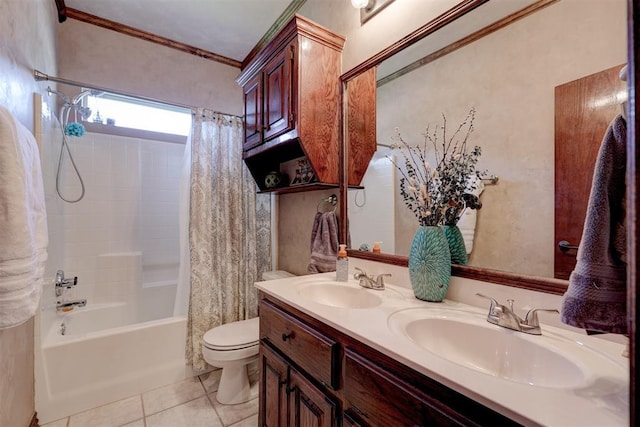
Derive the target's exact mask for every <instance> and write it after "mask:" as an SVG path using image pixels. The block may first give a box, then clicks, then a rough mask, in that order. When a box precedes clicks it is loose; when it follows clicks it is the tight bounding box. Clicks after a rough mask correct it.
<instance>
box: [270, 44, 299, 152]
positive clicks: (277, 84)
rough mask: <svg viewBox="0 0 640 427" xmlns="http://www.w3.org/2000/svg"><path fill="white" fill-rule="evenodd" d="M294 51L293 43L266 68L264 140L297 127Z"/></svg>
mask: <svg viewBox="0 0 640 427" xmlns="http://www.w3.org/2000/svg"><path fill="white" fill-rule="evenodd" d="M294 51H295V45H294V44H293V43H292V44H290V45H289V46H287V47H286V48H285V49H283V50H282V51H281V52H279V53H278V54H277V55H276V56H274V57H273V58H272V59H271V60H270V61H269V62H268V63H267V65H266V66H265V68H264V71H263V79H264V103H263V105H264V122H265V123H264V136H263V140H264V141H268V140H270V139H272V138H275V137H277V136H279V135H282V134H283V133H285V132H288V131H290V130H291V129H293V128H294V127H295V123H294V117H293V109H292V102H291V101H292V92H293V73H292V68H293V61H294V56H295V53H294Z"/></svg>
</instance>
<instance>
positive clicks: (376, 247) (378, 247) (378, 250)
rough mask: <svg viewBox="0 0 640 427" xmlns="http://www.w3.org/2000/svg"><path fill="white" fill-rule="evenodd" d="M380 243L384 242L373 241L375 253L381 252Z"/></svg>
mask: <svg viewBox="0 0 640 427" xmlns="http://www.w3.org/2000/svg"><path fill="white" fill-rule="evenodd" d="M380 243H382V242H373V253H374V254H379V253H380Z"/></svg>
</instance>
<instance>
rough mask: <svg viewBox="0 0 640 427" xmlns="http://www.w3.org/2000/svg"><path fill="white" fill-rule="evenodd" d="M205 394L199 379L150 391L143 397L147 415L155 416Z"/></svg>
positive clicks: (190, 379)
mask: <svg viewBox="0 0 640 427" xmlns="http://www.w3.org/2000/svg"><path fill="white" fill-rule="evenodd" d="M204 394H205V391H204V388H203V387H202V384H201V383H200V380H199V379H198V377H193V378H187V379H186V380H184V381H180V382H178V383H175V384H170V385H168V386H165V387H160V388H157V389H155V390H151V391H148V392H146V393H144V394H143V395H142V402H143V404H144V413H145V415H147V416H148V415H151V414H155V413H156V412H160V411H163V410H165V409H168V408H171V407H173V406H176V405H180V404H181V403H185V402H188V401H190V400H193V399H195V398H197V397H200V396H203V395H204Z"/></svg>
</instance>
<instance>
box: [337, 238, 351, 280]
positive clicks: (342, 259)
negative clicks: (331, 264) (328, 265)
mask: <svg viewBox="0 0 640 427" xmlns="http://www.w3.org/2000/svg"><path fill="white" fill-rule="evenodd" d="M339 246H340V249H339V250H338V259H337V260H336V280H337V281H338V282H346V281H348V280H349V259H348V258H347V245H345V244H341V245H339Z"/></svg>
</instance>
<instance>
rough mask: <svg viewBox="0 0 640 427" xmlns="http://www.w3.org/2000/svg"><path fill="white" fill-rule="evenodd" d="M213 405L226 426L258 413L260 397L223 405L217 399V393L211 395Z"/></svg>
mask: <svg viewBox="0 0 640 427" xmlns="http://www.w3.org/2000/svg"><path fill="white" fill-rule="evenodd" d="M209 398H210V399H211V403H213V407H214V408H216V412H217V413H218V416H219V417H220V419H221V420H222V423H223V424H224V425H225V426H228V425H231V424H233V423H236V422H238V421H240V420H244V419H245V418H248V417H250V416H252V415H254V414H257V413H258V399H253V400H250V401H248V402H245V403H239V404H237V405H223V404H221V403H219V402H218V401H217V400H216V394H215V393H212V394H210V395H209Z"/></svg>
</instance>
